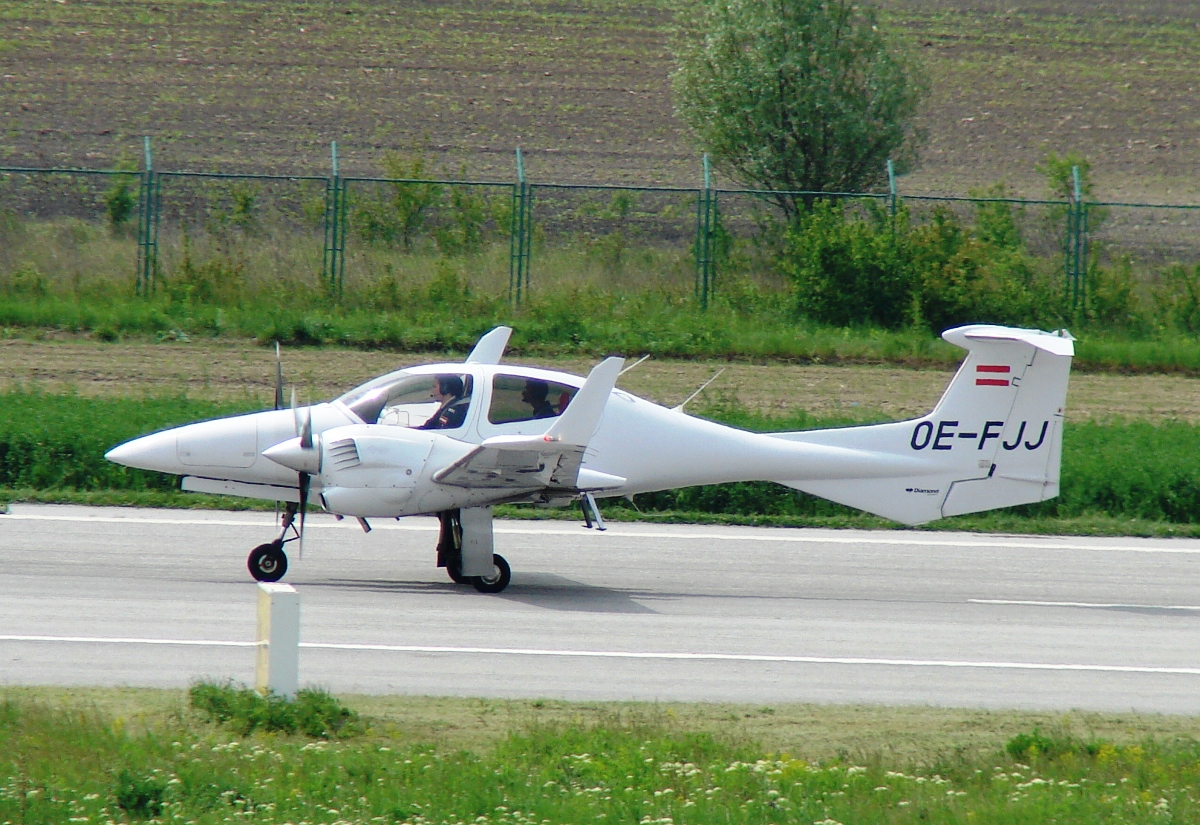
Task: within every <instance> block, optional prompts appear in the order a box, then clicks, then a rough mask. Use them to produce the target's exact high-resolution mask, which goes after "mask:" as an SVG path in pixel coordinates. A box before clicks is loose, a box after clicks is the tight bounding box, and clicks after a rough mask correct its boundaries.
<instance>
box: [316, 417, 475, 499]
mask: <svg viewBox="0 0 1200 825" xmlns="http://www.w3.org/2000/svg"><path fill="white" fill-rule="evenodd" d="M474 448H475V445H473V444H467V443H464V442H462V441H458V440H456V439H453V438H447V437H446V436H444V435H441V434H440V433H436V432H430V431H428V430H413V429H408V428H406V427H393V426H388V425H379V424H354V425H350V426H347V427H336V428H334V429H331V430H327V431H325V432H324V433H322V434H321V472H320V475H319V476H318V481H319V482H320V485H321V488H322V492H321V500H322V503H323V504H324V506H325V509H327V510H328V511H329V512H331V513H337V514H338V515H344V516H357V517H362V518H366V517H368V516H374V517H380V518H383V517H390V516H399V515H406V514H410V513H414V512H424V511H423V510H421V509H419V507H417V503H418V502H419V501H420V500H421V499H423V498H425V497H426V493H427V491H428V490H429V488H431V487H440V486H441V485H437V484H435V483H434V482H433V481H432V476H433V474H434V473H435V472H436V471H437V470H439V469H441V468H442V467H445V466H448V465H449V464H452V463H453V462H455V461H458V460H459V459H460V458H462V457H463V456H465V455H466V454H468V453H469V452H471V450H473V449H474ZM431 456H432V458H431ZM435 465H436V466H435Z"/></svg>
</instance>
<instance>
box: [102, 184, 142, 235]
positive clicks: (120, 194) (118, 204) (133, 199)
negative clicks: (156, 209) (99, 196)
mask: <svg viewBox="0 0 1200 825" xmlns="http://www.w3.org/2000/svg"><path fill="white" fill-rule="evenodd" d="M135 206H137V195H135V194H134V192H133V180H132V176H128V177H127V176H125V175H116V176H114V178H113V183H112V186H110V187H109V188H108V191H107V192H105V193H104V213H105V214H106V215H107V216H108V223H109V226H111V227H112V230H113V232H114V233H118V232H121V231H122V230H123V229H124V228H125V225H126V224H127V223H128V222H129V219H130V218H131V217H133V210H134V207H135Z"/></svg>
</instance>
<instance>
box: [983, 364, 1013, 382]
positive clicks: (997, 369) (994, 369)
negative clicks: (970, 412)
mask: <svg viewBox="0 0 1200 825" xmlns="http://www.w3.org/2000/svg"><path fill="white" fill-rule="evenodd" d="M1009 372H1010V370H1009V367H1008V366H1007V365H1004V366H1001V365H998V364H980V365H979V366H977V367H975V386H977V387H1007V386H1008V379H1007V378H1001V377H1000V375H1001V374H1003V375H1007V374H1008V373H1009ZM980 373H983V375H980ZM988 373H991V375H994V376H995V377H994V378H993V377H990V376H989V375H988Z"/></svg>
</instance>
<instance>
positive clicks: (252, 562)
mask: <svg viewBox="0 0 1200 825" xmlns="http://www.w3.org/2000/svg"><path fill="white" fill-rule="evenodd" d="M246 567H248V568H249V569H250V575H251V576H253V577H254V580H255V581H260V582H277V581H279V580H280V579H282V578H283V574H284V573H286V572H287V568H288V562H287V554H286V553H284V552H283V544H282V543H281V542H278V541H273V542H271V543H270V544H260V545H258V547H255V548H254V549H253V550H251V551H250V558H248V559H246Z"/></svg>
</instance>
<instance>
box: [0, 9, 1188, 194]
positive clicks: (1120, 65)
mask: <svg viewBox="0 0 1200 825" xmlns="http://www.w3.org/2000/svg"><path fill="white" fill-rule="evenodd" d="M880 2H881V5H882V7H883V21H884V22H885V24H887V25H889V26H891V27H892V28H893V29H894V30H897V31H898V32H900V33H901V34H902V35H903V37H904V38H905V40H906V42H907V43H908V44H909V45H910V46H911V48H912V49H914V50H915V51H916V52H917V53H918V54H919V56H920V59H921V61H922V62H923V63H924V65H925V66H926V68H927V70H928V73H929V75H930V77H931V79H932V81H933V82H932V84H931V93H930V95H929V98H928V101H927V102H926V104H925V106H924V108H923V110H922V113H921V117H920V125H921V127H922V128H923V129H924V130H925V131H926V132H927V134H928V141H927V143H926V147H925V149H924V152H923V155H922V160H921V163H920V165H919V166H918V167H917V169H916V170H915V171H914V172H913V173H912V174H911V175H909V176H907V177H906V178H904V179H902V181H901V192H902V193H908V194H921V193H930V192H941V193H948V194H965V193H966V192H967V191H968V190H970V189H972V188H976V187H981V186H984V185H987V184H990V183H993V182H995V181H997V180H1000V179H1005V180H1007V181H1008V182H1009V183H1010V184H1011V185H1013V187H1014V188H1015V189H1016V191H1017V192H1018V193H1019V194H1023V195H1026V196H1042V195H1044V194H1045V192H1044V186H1043V181H1042V178H1041V176H1040V175H1039V174H1038V173H1037V172H1036V171H1035V169H1034V166H1035V165H1036V164H1037V163H1038V162H1040V161H1041V160H1042V159H1043V158H1044V157H1045V155H1046V153H1047V152H1051V151H1053V152H1056V153H1058V154H1063V153H1065V152H1067V151H1070V150H1076V151H1078V152H1081V153H1082V154H1083V155H1085V156H1086V157H1087V158H1089V159H1090V160H1091V162H1092V164H1093V169H1094V172H1093V174H1094V177H1095V179H1096V182H1097V192H1096V194H1097V195H1098V196H1099V197H1100V198H1101V199H1119V200H1134V199H1149V200H1158V201H1170V202H1176V203H1179V202H1196V201H1198V200H1200V178H1198V177H1197V176H1196V175H1195V174H1194V170H1195V169H1196V168H1197V165H1198V164H1200V128H1198V127H1200V119H1198V118H1200V105H1198V103H1197V99H1196V86H1197V82H1198V81H1197V79H1196V75H1195V66H1196V65H1197V64H1200V36H1198V34H1200V32H1198V28H1197V27H1198V26H1200V5H1197V4H1196V3H1195V2H1194V0H1141V2H1124V0H1122V1H1121V2H1118V0H1101V2H1092V0H1027V1H1026V2H1014V0H880ZM672 6H673V2H672V0H644V2H625V0H574V1H573V2H572V1H571V0H519V1H518V0H442V2H415V3H408V4H404V5H403V7H401V6H398V5H397V4H396V3H394V2H384V0H358V1H357V2H354V3H344V2H334V0H314V2H311V3H304V4H287V3H284V4H279V3H275V4H265V3H261V2H257V0H228V2H222V3H210V2H202V0H157V2H155V3H152V4H151V3H146V2H142V0H5V2H4V3H3V4H2V5H0V111H3V113H4V119H5V131H4V133H3V134H0V163H4V164H8V165H13V166H51V165H67V166H75V165H77V166H84V167H90V168H109V167H111V166H112V165H113V164H115V163H117V161H118V160H120V159H122V158H124V159H126V160H127V161H130V162H134V163H137V162H140V159H141V136H142V135H152V136H153V137H154V141H155V143H154V145H155V149H156V157H157V166H158V168H160V169H193V170H196V169H199V170H205V171H215V170H219V171H223V172H284V173H289V174H327V172H328V168H329V142H330V141H332V140H337V141H338V142H339V145H340V147H341V155H342V166H343V171H344V173H346V174H350V175H356V174H367V175H378V174H381V172H382V167H381V164H380V161H381V158H382V157H383V155H384V153H385V152H387V151H388V150H393V149H405V148H411V147H414V146H415V147H417V148H418V149H420V150H421V151H425V152H430V153H432V154H433V155H434V157H435V158H436V160H437V163H438V164H439V165H440V166H441V167H442V168H443V169H444V170H446V171H447V172H448V173H456V174H457V173H458V172H459V171H460V170H461V171H462V172H463V173H464V174H465V175H467V176H469V177H472V178H475V179H480V178H490V179H499V180H506V181H507V180H511V179H512V177H513V175H514V160H513V150H514V148H515V147H517V146H521V147H523V148H524V149H525V151H526V153H527V155H528V158H529V160H528V169H529V173H530V176H531V179H533V180H535V181H542V182H546V181H558V182H607V183H638V184H651V183H659V184H665V183H672V184H680V185H689V186H694V185H697V184H698V182H699V180H700V163H699V153H698V151H697V150H696V148H695V147H693V146H692V145H691V144H690V142H689V139H688V135H687V133H686V130H685V128H684V126H683V124H682V122H681V121H680V120H679V119H678V118H677V117H675V115H674V113H673V107H672V101H671V95H670V82H669V75H670V73H671V71H672V67H673V62H672V45H671V38H672V32H673V30H674V28H675V21H674V16H673V12H672V11H671V9H672ZM725 183H729V181H725Z"/></svg>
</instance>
